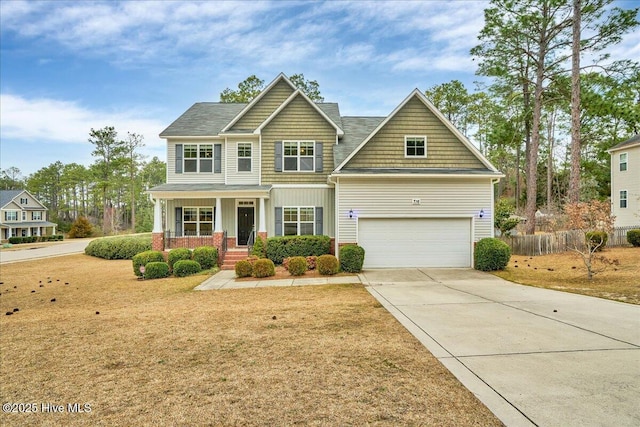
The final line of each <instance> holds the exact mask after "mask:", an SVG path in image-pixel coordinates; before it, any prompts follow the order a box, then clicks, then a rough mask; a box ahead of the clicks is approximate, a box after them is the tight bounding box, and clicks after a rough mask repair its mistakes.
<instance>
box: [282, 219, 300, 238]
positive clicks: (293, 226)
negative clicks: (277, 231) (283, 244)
mask: <svg viewBox="0 0 640 427" xmlns="http://www.w3.org/2000/svg"><path fill="white" fill-rule="evenodd" d="M297 234H298V224H297V223H295V222H285V223H284V235H285V236H295V235H297Z"/></svg>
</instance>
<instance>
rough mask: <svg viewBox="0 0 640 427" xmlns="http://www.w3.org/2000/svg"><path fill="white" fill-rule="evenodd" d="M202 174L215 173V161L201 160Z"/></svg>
mask: <svg viewBox="0 0 640 427" xmlns="http://www.w3.org/2000/svg"><path fill="white" fill-rule="evenodd" d="M200 172H213V160H211V159H208V160H207V159H203V160H200Z"/></svg>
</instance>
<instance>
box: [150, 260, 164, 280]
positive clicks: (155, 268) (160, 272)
mask: <svg viewBox="0 0 640 427" xmlns="http://www.w3.org/2000/svg"><path fill="white" fill-rule="evenodd" d="M145 269H146V271H145V272H144V277H145V279H161V278H163V277H169V264H167V263H166V262H164V261H163V262H159V261H152V262H150V263H148V264H147V265H146V266H145Z"/></svg>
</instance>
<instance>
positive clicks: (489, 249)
mask: <svg viewBox="0 0 640 427" xmlns="http://www.w3.org/2000/svg"><path fill="white" fill-rule="evenodd" d="M509 258H511V248H510V247H509V245H507V244H506V243H505V242H503V241H502V240H500V239H495V238H492V237H487V238H484V239H481V240H480V241H478V243H476V250H475V254H474V261H475V262H474V264H475V268H476V270H480V271H495V270H504V268H505V267H506V266H507V264H508V263H509Z"/></svg>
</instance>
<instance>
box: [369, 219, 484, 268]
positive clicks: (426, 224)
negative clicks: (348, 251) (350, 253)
mask: <svg viewBox="0 0 640 427" xmlns="http://www.w3.org/2000/svg"><path fill="white" fill-rule="evenodd" d="M358 244H360V245H361V246H362V247H363V248H364V249H365V251H366V254H365V264H364V267H365V268H384V267H470V266H471V220H470V219H468V218H360V219H359V220H358Z"/></svg>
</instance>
